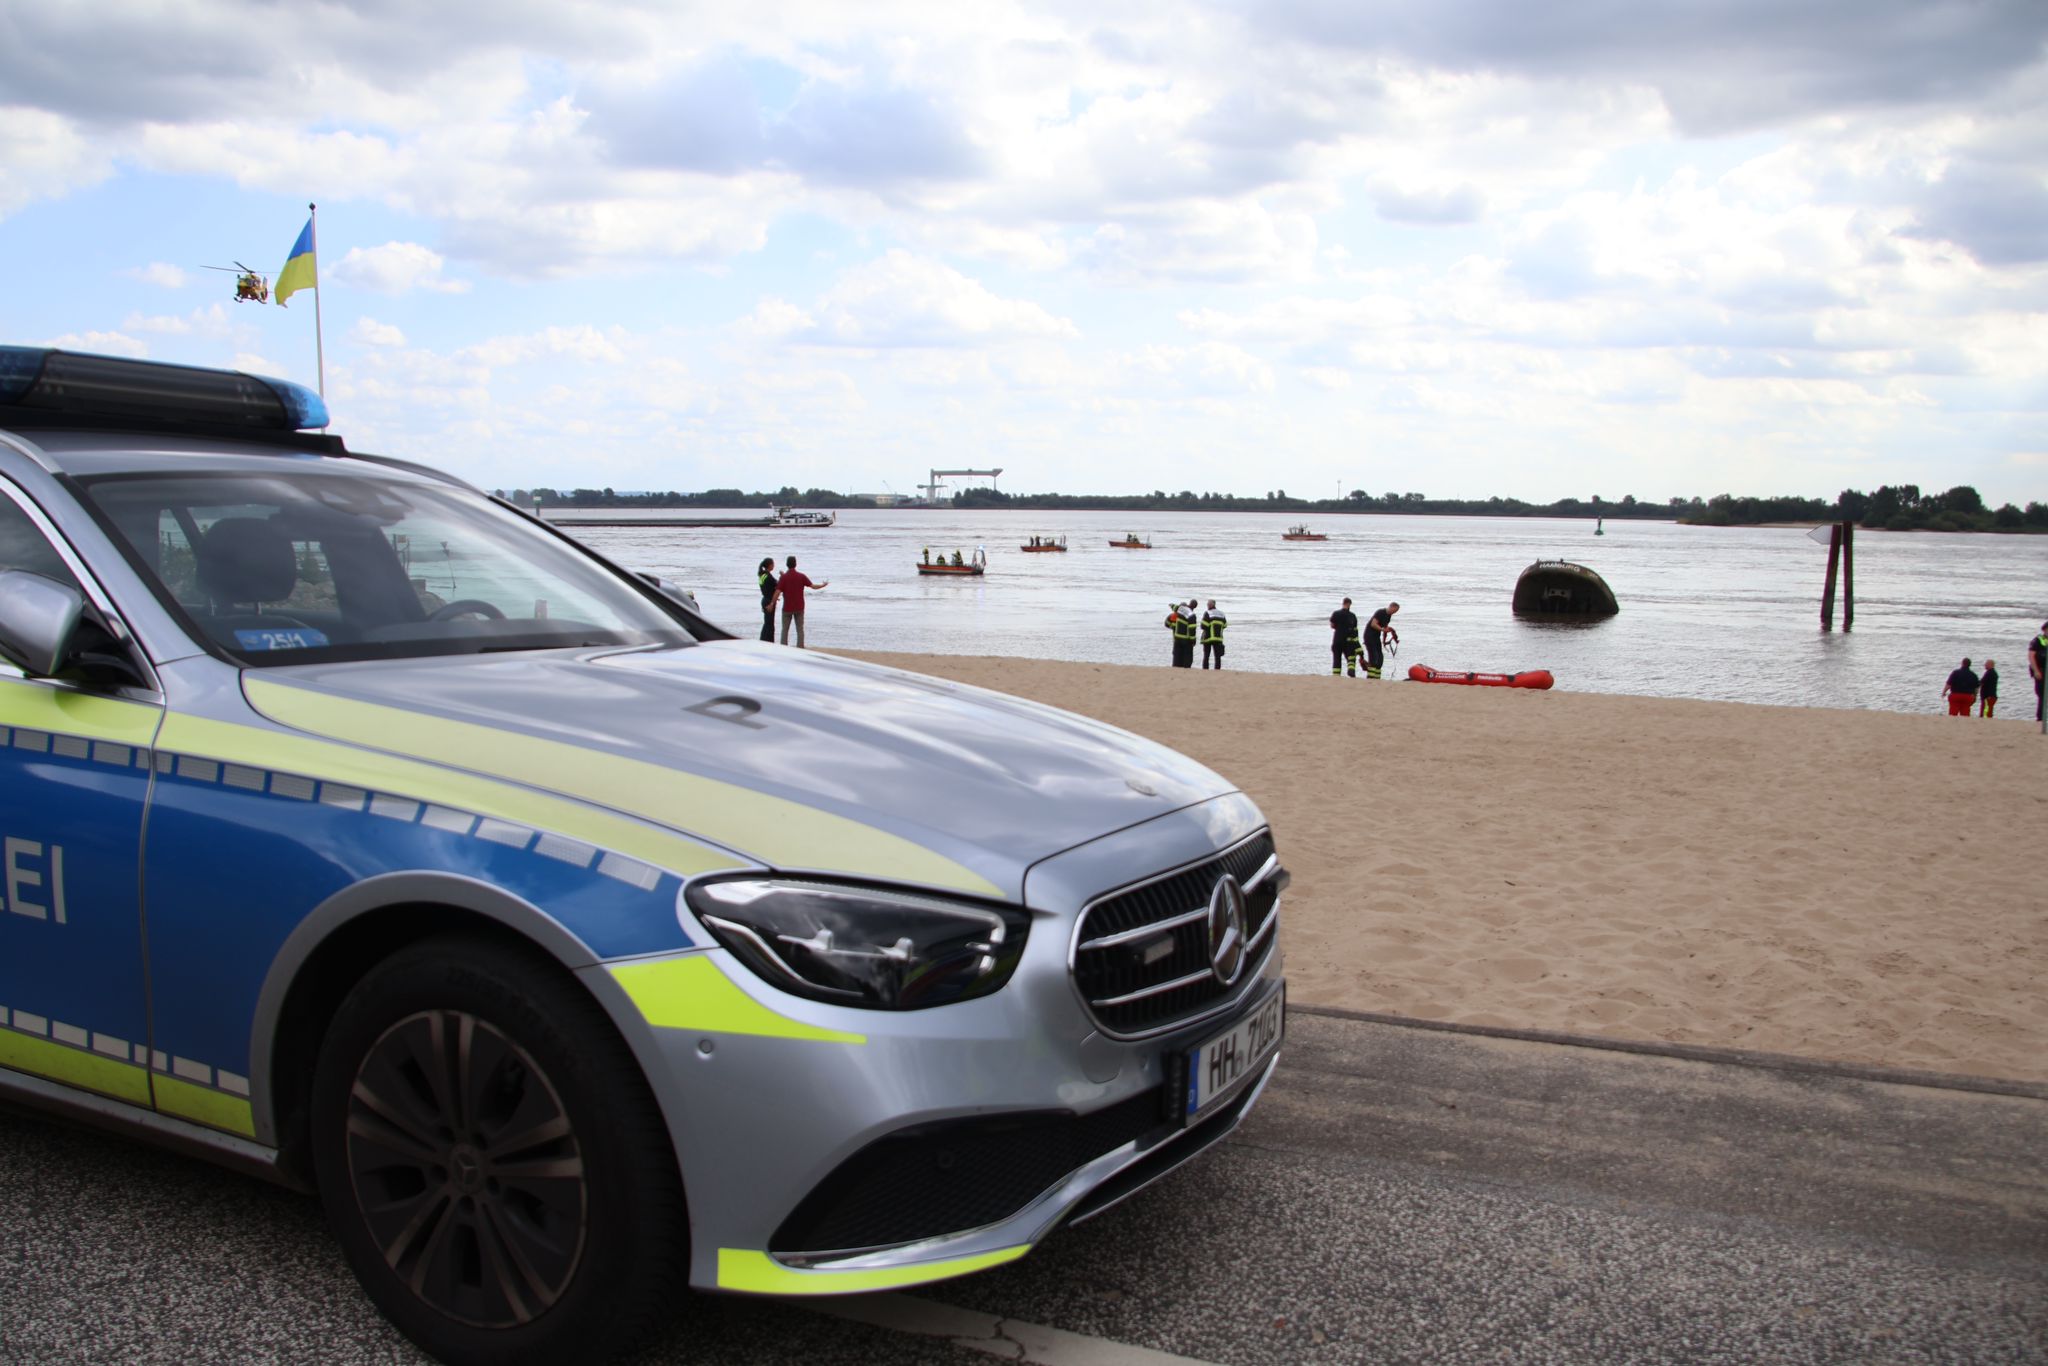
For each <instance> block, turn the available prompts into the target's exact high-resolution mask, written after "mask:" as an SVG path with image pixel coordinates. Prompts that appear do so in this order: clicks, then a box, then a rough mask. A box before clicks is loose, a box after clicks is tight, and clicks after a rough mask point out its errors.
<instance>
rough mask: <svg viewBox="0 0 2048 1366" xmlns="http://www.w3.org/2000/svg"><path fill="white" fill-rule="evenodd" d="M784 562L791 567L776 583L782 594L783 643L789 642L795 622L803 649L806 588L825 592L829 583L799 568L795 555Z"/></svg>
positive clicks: (798, 647) (798, 644)
mask: <svg viewBox="0 0 2048 1366" xmlns="http://www.w3.org/2000/svg"><path fill="white" fill-rule="evenodd" d="M784 563H785V564H787V565H788V566H789V568H788V569H786V570H784V571H783V575H782V578H781V580H780V581H779V582H778V583H777V584H776V585H775V588H776V591H777V592H779V593H781V594H782V643H783V644H784V645H787V644H789V627H790V623H791V622H795V623H796V647H797V649H799V650H801V649H803V648H804V590H805V589H806V588H815V589H817V590H818V591H819V592H823V591H824V590H825V589H826V587H828V583H827V581H826V580H824V579H813V578H811V577H810V576H809V575H808V574H806V573H804V572H803V570H801V569H798V568H797V567H796V556H794V555H791V556H790V557H789V558H788V559H787V560H785V561H784Z"/></svg>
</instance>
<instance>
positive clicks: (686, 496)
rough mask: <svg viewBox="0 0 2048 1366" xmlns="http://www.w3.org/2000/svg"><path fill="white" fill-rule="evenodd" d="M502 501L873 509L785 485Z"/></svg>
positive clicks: (565, 493)
mask: <svg viewBox="0 0 2048 1366" xmlns="http://www.w3.org/2000/svg"><path fill="white" fill-rule="evenodd" d="M492 492H494V493H496V494H497V495H498V497H500V498H504V499H508V500H510V501H511V502H514V503H517V504H518V505H519V506H521V507H529V508H530V507H533V506H534V505H536V504H538V505H539V506H541V507H550V508H766V507H795V506H799V505H800V506H803V507H807V508H871V507H874V506H876V503H875V500H874V499H872V498H855V497H853V496H852V495H850V494H845V493H834V492H833V491H832V490H831V489H805V490H803V491H802V492H798V491H797V488H796V486H795V485H794V484H784V485H783V486H782V487H781V488H779V489H777V490H776V491H775V492H773V493H742V492H740V491H739V490H738V489H705V490H704V491H703V492H702V493H677V492H675V491H673V490H670V491H669V492H667V493H615V492H613V491H612V490H611V489H566V490H565V489H512V490H509V491H508V490H505V489H493V490H492Z"/></svg>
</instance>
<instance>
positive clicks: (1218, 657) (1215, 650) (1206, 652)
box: [1202, 598, 1230, 669]
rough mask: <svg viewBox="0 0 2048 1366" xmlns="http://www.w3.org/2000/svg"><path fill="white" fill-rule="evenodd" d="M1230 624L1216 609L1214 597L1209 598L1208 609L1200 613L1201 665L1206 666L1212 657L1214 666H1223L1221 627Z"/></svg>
mask: <svg viewBox="0 0 2048 1366" xmlns="http://www.w3.org/2000/svg"><path fill="white" fill-rule="evenodd" d="M1228 625H1230V622H1229V621H1228V620H1226V619H1225V618H1224V615H1223V614H1222V613H1221V612H1219V611H1217V610H1216V599H1214V598H1211V599H1209V610H1208V611H1206V612H1204V613H1202V667H1203V668H1205V669H1206V668H1208V667H1209V661H1210V660H1211V659H1212V658H1213V659H1214V660H1215V661H1216V667H1217V668H1219V669H1220V668H1222V667H1223V629H1224V628H1225V627H1226V626H1228Z"/></svg>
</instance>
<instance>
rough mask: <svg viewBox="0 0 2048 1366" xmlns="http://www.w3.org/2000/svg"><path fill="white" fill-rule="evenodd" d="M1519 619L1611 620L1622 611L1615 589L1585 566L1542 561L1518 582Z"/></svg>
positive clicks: (1562, 561) (1515, 606) (1517, 603)
mask: <svg viewBox="0 0 2048 1366" xmlns="http://www.w3.org/2000/svg"><path fill="white" fill-rule="evenodd" d="M1513 610H1514V613H1515V615H1516V616H1518V617H1611V616H1613V615H1614V614H1615V613H1616V612H1619V611H1620V610H1621V604H1620V603H1618V602H1616V601H1615V600H1614V590H1613V589H1612V588H1609V587H1608V586H1607V580H1605V579H1603V578H1601V577H1600V576H1599V575H1598V574H1596V573H1594V572H1593V571H1592V570H1590V569H1588V568H1586V566H1584V565H1582V564H1573V563H1572V562H1571V561H1570V560H1538V561H1536V563H1534V564H1532V565H1530V566H1529V567H1528V568H1527V569H1524V570H1523V571H1522V576H1521V577H1520V578H1518V579H1516V580H1515V599H1514V609H1513Z"/></svg>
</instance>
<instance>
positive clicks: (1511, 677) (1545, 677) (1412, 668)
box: [1408, 664, 1557, 689]
mask: <svg viewBox="0 0 2048 1366" xmlns="http://www.w3.org/2000/svg"><path fill="white" fill-rule="evenodd" d="M1408 681H1409V682H1410V683H1463V684H1465V685H1466V686H1467V687H1473V688H1538V689H1541V688H1547V687H1549V686H1550V685H1551V684H1553V683H1555V682H1556V681H1557V680H1556V679H1554V678H1552V677H1551V676H1550V670H1548V669H1524V670H1522V671H1521V672H1520V673H1513V674H1475V673H1450V672H1447V671H1445V670H1443V669H1432V668H1430V667H1429V666H1428V665H1427V664H1410V665H1409V666H1408Z"/></svg>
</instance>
